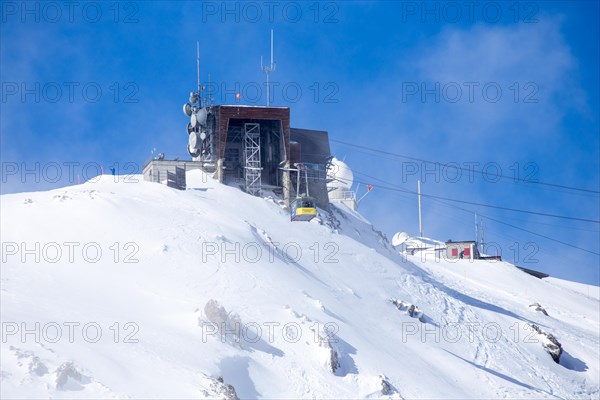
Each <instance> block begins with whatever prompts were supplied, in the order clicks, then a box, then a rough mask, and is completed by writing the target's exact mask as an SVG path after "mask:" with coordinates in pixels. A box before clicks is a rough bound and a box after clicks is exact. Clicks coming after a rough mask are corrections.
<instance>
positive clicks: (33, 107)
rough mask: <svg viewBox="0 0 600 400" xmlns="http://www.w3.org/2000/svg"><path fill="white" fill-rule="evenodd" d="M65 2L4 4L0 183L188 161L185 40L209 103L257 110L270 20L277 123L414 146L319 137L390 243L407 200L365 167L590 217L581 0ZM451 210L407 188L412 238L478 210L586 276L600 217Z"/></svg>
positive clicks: (449, 229)
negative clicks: (155, 156) (286, 115)
mask: <svg viewBox="0 0 600 400" xmlns="http://www.w3.org/2000/svg"><path fill="white" fill-rule="evenodd" d="M68 4H69V3H63V2H27V3H24V2H20V1H19V2H11V1H8V2H3V3H2V10H1V12H2V14H1V16H2V27H1V31H0V33H1V48H0V54H1V71H0V72H1V81H2V98H1V103H0V105H1V107H2V110H1V122H0V127H1V149H0V156H1V159H2V188H1V191H2V193H12V192H22V191H29V190H42V189H47V188H55V187H60V186H62V185H65V184H73V183H75V181H76V178H75V176H76V175H80V176H82V177H86V176H87V177H92V176H94V175H95V174H96V171H97V170H98V166H99V165H102V166H103V167H104V168H108V166H110V165H113V164H115V163H118V166H119V171H120V172H121V173H128V172H129V173H130V172H133V171H134V170H136V169H137V170H139V168H140V166H141V165H142V163H143V162H144V161H145V160H146V159H147V158H149V157H150V156H151V151H152V150H153V149H157V151H162V152H164V153H165V154H167V155H171V156H176V155H178V156H181V157H184V156H186V151H185V145H186V142H187V134H186V133H185V125H186V123H187V120H186V117H185V116H184V115H183V114H182V112H181V105H182V104H183V103H184V102H185V101H186V100H187V95H188V93H189V92H190V91H191V90H194V88H195V84H196V60H195V43H196V40H198V41H199V42H200V47H201V58H202V80H203V81H204V82H206V81H207V79H208V73H210V74H211V80H212V82H213V86H212V87H213V91H214V93H213V97H214V100H215V103H217V104H231V103H235V102H236V100H235V98H234V94H233V93H235V92H238V91H239V92H240V93H241V94H242V98H241V100H240V103H243V104H259V105H263V104H265V102H266V93H265V90H264V75H263V74H262V72H261V70H260V56H261V55H263V56H268V52H269V29H271V28H273V29H274V30H275V58H276V63H277V70H276V71H275V72H274V73H273V75H272V80H273V81H275V82H276V85H277V86H275V89H274V91H273V93H274V101H273V104H274V105H278V106H289V107H291V115H292V126H295V127H302V128H309V129H323V130H327V131H328V132H329V134H330V138H331V139H335V140H338V141H343V142H349V143H353V144H355V145H359V146H366V147H371V148H376V149H382V150H385V151H387V152H389V153H394V154H399V155H403V156H409V157H412V158H413V159H409V158H400V157H395V156H391V155H384V154H381V153H374V152H369V151H365V150H364V149H360V148H357V147H351V146H347V145H343V144H340V143H338V142H332V149H333V152H334V154H335V155H337V156H338V157H339V158H344V159H345V160H346V162H348V163H349V164H350V166H351V167H352V168H353V169H354V171H355V178H356V180H357V181H361V182H365V183H373V184H374V185H375V189H374V190H373V191H372V192H371V193H370V194H369V196H367V197H366V198H365V199H364V201H363V202H362V204H361V205H360V210H361V212H362V213H364V214H365V215H366V216H367V217H368V218H369V219H370V220H371V221H372V222H373V223H374V224H375V226H376V227H377V228H379V229H381V230H382V231H384V232H385V233H386V234H387V235H388V236H391V235H393V234H394V233H395V232H397V231H407V232H409V233H410V234H414V235H416V234H418V220H417V202H416V197H415V196H414V195H413V194H410V193H403V192H397V191H391V190H386V189H384V188H381V187H377V184H378V183H380V184H381V182H378V181H377V180H376V179H375V178H377V179H379V180H383V181H385V182H388V183H386V184H381V185H383V186H388V187H392V186H393V187H397V188H401V189H405V190H410V191H414V190H416V186H417V184H416V180H417V179H418V178H419V177H420V178H421V179H422V180H423V181H424V182H423V186H422V189H423V192H424V193H425V194H430V195H435V196H440V197H446V198H452V199H460V200H465V201H469V202H472V203H482V204H491V205H498V206H502V207H507V208H515V209H522V210H531V211H535V212H538V213H545V214H555V215H561V216H571V217H578V218H584V219H589V220H593V221H598V220H599V219H600V205H599V204H600V202H599V196H598V193H597V192H598V191H599V190H600V188H599V186H600V182H599V176H600V173H599V170H600V150H599V148H600V134H599V121H598V120H599V114H598V110H599V109H600V107H599V104H598V101H599V99H598V95H599V76H598V75H599V74H598V71H599V70H600V65H599V64H600V63H599V58H598V57H599V53H600V52H599V44H598V37H599V6H598V2H597V1H580V2H577V1H574V2H559V1H551V2H519V3H515V2H478V3H476V4H475V5H473V3H472V2H427V3H423V2H393V1H389V2H381V3H378V2H344V1H340V2H320V3H317V2H274V3H269V2H228V3H223V2H210V1H205V2H200V1H197V2H173V3H170V2H150V1H148V2H135V1H133V2H120V3H114V2H80V3H77V5H71V6H69V5H68ZM415 159H417V160H429V161H433V162H439V163H442V164H451V165H460V166H463V167H465V168H469V166H473V167H470V168H474V169H475V170H477V171H481V170H482V169H485V170H486V171H487V172H488V173H489V175H486V176H484V177H482V175H481V174H480V173H475V174H474V176H473V178H472V179H471V176H469V174H468V173H467V171H462V174H461V176H458V177H457V176H456V172H457V171H456V169H452V168H447V167H444V166H442V165H440V164H426V163H423V162H421V161H416V160H415ZM415 169H416V171H415ZM26 170H28V171H33V172H31V173H29V174H24V172H25V171H26ZM413 171H415V172H414V173H413ZM427 171H429V172H428V173H427ZM495 171H501V172H502V174H503V175H506V176H509V177H511V176H512V177H514V176H518V177H519V178H521V179H526V180H527V179H529V180H531V179H534V180H535V179H537V180H538V181H541V182H548V183H554V184H560V185H564V186H569V187H576V188H584V189H589V190H592V191H595V193H590V192H582V191H576V190H571V189H564V188H556V187H552V186H546V185H540V184H536V183H531V182H525V183H524V182H516V181H515V180H514V179H500V180H497V179H494V172H495ZM57 172H58V173H60V176H57ZM70 175H71V176H70ZM360 190H361V189H360V188H359V191H360ZM360 194H361V193H359V195H360ZM453 205H454V206H458V207H460V208H461V209H457V208H455V207H452V206H449V205H448V204H443V203H440V202H439V201H435V200H432V199H430V198H424V199H423V212H424V234H425V235H426V236H429V237H434V238H437V239H440V240H446V239H454V240H459V239H473V237H474V222H473V220H474V212H478V213H479V215H480V219H482V220H483V227H484V235H485V240H486V242H488V243H490V244H491V245H494V246H497V247H498V249H499V252H501V254H502V256H503V257H504V258H505V259H507V260H509V261H515V262H516V263H517V264H518V265H520V266H524V267H528V268H533V269H539V270H542V271H545V272H548V273H550V274H551V275H554V276H557V277H562V278H567V279H571V280H576V281H582V282H587V283H593V284H596V285H599V284H600V272H599V269H600V266H599V265H600V262H599V261H600V260H599V256H598V255H597V253H600V244H599V243H600V234H599V224H598V223H594V222H582V221H574V220H569V219H558V218H550V217H544V216H540V215H533V214H527V213H517V212H509V211H506V210H499V209H492V208H485V207H479V206H474V205H470V204H462V203H453ZM497 221H502V222H504V223H508V224H510V225H512V226H508V225H505V224H502V223H500V222H497ZM515 227H518V228H521V229H526V230H528V231H530V232H534V233H537V234H539V235H543V236H546V237H550V238H552V239H556V240H558V241H562V242H566V243H569V244H571V245H575V246H577V247H580V248H583V249H586V250H588V252H586V251H582V250H580V249H576V248H573V247H570V246H566V245H564V244H560V243H557V242H556V241H552V240H549V239H546V238H543V237H541V236H539V235H534V234H532V233H529V232H524V231H522V230H519V229H517V228H515ZM491 249H493V248H491ZM590 251H591V253H590ZM490 252H492V253H494V252H495V250H490ZM593 253H596V254H593Z"/></svg>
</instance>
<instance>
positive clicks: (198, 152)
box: [188, 146, 200, 157]
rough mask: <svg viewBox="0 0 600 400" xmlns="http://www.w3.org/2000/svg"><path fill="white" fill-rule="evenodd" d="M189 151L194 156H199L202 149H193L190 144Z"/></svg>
mask: <svg viewBox="0 0 600 400" xmlns="http://www.w3.org/2000/svg"><path fill="white" fill-rule="evenodd" d="M188 153H189V154H190V156H192V157H198V156H199V155H200V149H191V148H190V146H188Z"/></svg>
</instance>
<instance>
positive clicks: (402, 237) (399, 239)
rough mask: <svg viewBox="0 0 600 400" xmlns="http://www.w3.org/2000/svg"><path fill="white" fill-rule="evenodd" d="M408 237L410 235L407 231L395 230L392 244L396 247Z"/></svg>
mask: <svg viewBox="0 0 600 400" xmlns="http://www.w3.org/2000/svg"><path fill="white" fill-rule="evenodd" d="M409 238H410V236H409V235H408V233H406V232H397V233H396V234H394V237H392V246H394V247H398V246H400V245H401V244H403V243H404V242H406V241H407V240H408V239H409Z"/></svg>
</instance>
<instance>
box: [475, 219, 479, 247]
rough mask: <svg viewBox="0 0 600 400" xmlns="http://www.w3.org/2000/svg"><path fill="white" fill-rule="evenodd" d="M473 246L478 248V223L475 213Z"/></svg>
mask: <svg viewBox="0 0 600 400" xmlns="http://www.w3.org/2000/svg"><path fill="white" fill-rule="evenodd" d="M475 246H477V247H479V223H478V222H477V213H475Z"/></svg>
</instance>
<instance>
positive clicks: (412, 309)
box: [390, 299, 425, 322]
mask: <svg viewBox="0 0 600 400" xmlns="http://www.w3.org/2000/svg"><path fill="white" fill-rule="evenodd" d="M390 301H391V302H392V304H393V305H395V306H396V308H397V309H398V310H400V311H405V312H406V314H407V315H408V316H409V317H411V318H417V319H418V320H419V321H421V322H425V314H424V313H423V311H421V310H420V309H419V307H417V306H416V305H414V304H410V303H405V302H404V301H402V300H398V299H391V300H390Z"/></svg>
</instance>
